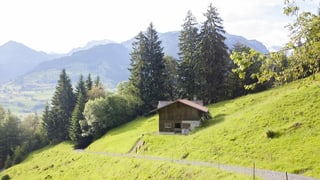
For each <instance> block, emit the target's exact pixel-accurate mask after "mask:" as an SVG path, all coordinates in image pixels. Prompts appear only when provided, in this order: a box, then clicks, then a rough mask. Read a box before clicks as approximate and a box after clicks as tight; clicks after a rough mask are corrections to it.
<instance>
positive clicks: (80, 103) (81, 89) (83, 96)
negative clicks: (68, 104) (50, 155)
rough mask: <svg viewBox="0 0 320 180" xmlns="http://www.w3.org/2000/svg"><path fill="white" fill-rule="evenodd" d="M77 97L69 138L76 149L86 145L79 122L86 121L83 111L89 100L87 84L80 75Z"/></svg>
mask: <svg viewBox="0 0 320 180" xmlns="http://www.w3.org/2000/svg"><path fill="white" fill-rule="evenodd" d="M76 96H77V102H76V105H75V108H74V110H73V112H72V117H71V125H70V130H69V136H70V139H71V141H73V142H74V143H75V147H82V146H84V144H85V142H84V140H85V139H84V137H82V135H81V134H82V131H81V127H80V123H79V122H80V121H81V120H84V116H83V110H84V107H85V104H86V102H87V99H88V98H87V89H86V87H85V83H84V82H83V77H82V75H80V79H79V82H78V85H77V87H76Z"/></svg>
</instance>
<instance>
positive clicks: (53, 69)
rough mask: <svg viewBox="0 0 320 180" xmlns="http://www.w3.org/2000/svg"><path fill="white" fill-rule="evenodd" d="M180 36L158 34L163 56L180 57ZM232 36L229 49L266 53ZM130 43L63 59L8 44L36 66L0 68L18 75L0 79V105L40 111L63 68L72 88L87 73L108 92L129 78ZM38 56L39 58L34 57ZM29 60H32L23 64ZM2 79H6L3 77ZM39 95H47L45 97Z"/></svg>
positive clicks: (97, 44) (99, 45)
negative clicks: (30, 56)
mask: <svg viewBox="0 0 320 180" xmlns="http://www.w3.org/2000/svg"><path fill="white" fill-rule="evenodd" d="M179 35H180V32H178V31H172V32H167V33H159V39H160V41H162V46H163V48H164V49H163V51H164V53H165V54H167V55H171V56H173V57H174V58H176V59H178V58H179V56H178V51H179V48H178V43H179ZM235 37H237V39H235V40H232V38H234V36H233V35H228V38H229V40H228V39H227V40H226V44H227V46H228V47H229V48H232V46H233V45H234V43H236V42H240V43H243V44H245V45H247V46H249V47H251V48H255V46H257V47H256V50H258V51H259V50H260V51H262V52H264V51H267V48H266V47H265V46H264V45H263V44H262V43H259V42H258V41H255V40H247V39H245V38H243V37H241V36H235ZM230 38H231V40H230ZM133 41H134V38H132V39H130V40H127V41H124V42H122V43H114V42H112V41H110V40H107V41H104V40H103V41H94V42H92V43H88V44H87V46H85V47H80V48H77V49H76V50H75V49H74V51H70V53H68V54H66V55H63V56H62V55H48V54H46V53H44V52H38V51H34V50H32V49H31V48H28V47H26V46H24V45H23V44H16V43H15V42H9V43H8V44H9V45H10V46H13V47H15V45H16V46H18V47H20V46H21V47H24V48H23V49H27V50H28V51H27V52H29V51H30V52H32V53H33V54H35V56H34V57H36V58H35V60H36V61H35V60H34V62H35V63H32V64H31V65H32V66H30V67H28V64H27V65H25V64H24V63H21V62H19V59H18V60H16V61H15V63H14V64H15V65H16V64H23V66H19V68H24V67H28V68H25V69H24V70H20V69H19V68H14V66H13V65H14V64H12V66H7V67H5V66H0V69H1V67H2V68H3V69H5V70H10V71H12V72H17V73H16V74H15V76H12V77H11V78H10V79H7V80H6V81H5V80H3V81H2V85H1V81H0V104H2V105H4V106H5V107H8V108H10V109H12V110H16V111H23V112H35V111H41V110H42V109H43V106H44V105H45V103H46V102H48V101H49V99H50V97H51V96H52V92H53V90H54V88H55V86H56V83H57V80H58V78H59V74H60V72H61V70H62V69H66V71H67V74H68V75H69V77H70V79H71V81H72V83H73V84H74V85H75V83H76V82H78V78H79V76H80V74H82V75H83V76H84V77H85V78H86V76H87V75H88V74H89V73H90V74H91V76H92V78H95V77H96V76H99V77H100V79H101V81H102V83H103V84H105V88H107V89H109V90H110V89H115V88H116V86H117V84H118V83H119V82H121V81H126V80H128V78H129V75H130V73H129V70H128V69H129V67H130V51H131V49H132V42H133ZM90 46H92V47H90ZM1 47H3V46H0V52H1ZM87 48H89V49H87ZM12 49H13V50H12V51H11V52H14V53H13V55H16V54H18V55H19V56H18V57H20V61H22V60H21V58H22V57H21V56H27V55H28V53H24V51H22V52H20V53H19V52H16V51H14V50H15V48H12ZM16 49H18V48H16ZM2 51H3V48H2ZM71 52H72V53H71ZM32 53H31V54H32ZM29 54H30V53H29ZM38 56H40V57H42V58H37V57H38ZM0 57H1V53H0ZM27 57H28V56H27ZM44 57H45V58H44ZM23 60H24V59H23ZM29 61H31V60H28V61H26V62H29ZM0 72H6V71H0ZM2 77H8V76H5V75H3V76H2ZM10 80H11V81H10ZM4 82H7V83H4ZM41 94H46V96H44V95H41ZM10 97H11V98H10Z"/></svg>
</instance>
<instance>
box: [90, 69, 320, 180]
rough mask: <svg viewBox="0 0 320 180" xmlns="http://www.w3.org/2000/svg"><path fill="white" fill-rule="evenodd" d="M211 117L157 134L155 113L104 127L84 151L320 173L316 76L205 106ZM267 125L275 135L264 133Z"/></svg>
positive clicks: (318, 79) (319, 101)
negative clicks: (188, 129)
mask: <svg viewBox="0 0 320 180" xmlns="http://www.w3.org/2000/svg"><path fill="white" fill-rule="evenodd" d="M209 109H210V113H211V115H212V119H211V120H209V121H208V122H207V123H206V124H205V127H203V128H200V129H198V130H197V131H196V132H194V133H193V134H190V135H188V136H185V135H159V134H158V132H157V128H158V126H157V120H158V118H157V116H153V117H150V118H145V119H143V118H140V119H138V120H136V121H133V122H131V123H128V124H126V125H124V126H122V127H120V128H117V129H114V130H112V131H110V132H109V133H107V134H106V135H105V136H104V137H103V138H101V139H100V140H98V141H96V142H94V143H93V144H92V145H90V146H89V147H88V148H87V150H88V151H99V152H100V151H107V152H118V153H125V152H128V151H129V150H130V148H131V147H132V145H133V144H134V143H135V142H136V141H137V139H138V138H139V137H141V134H144V136H143V140H144V141H145V142H146V145H145V146H144V147H143V148H141V149H140V151H139V152H138V153H139V154H143V155H152V156H162V157H169V158H178V159H179V158H186V159H190V160H201V161H208V162H220V163H225V164H235V165H243V166H248V167H250V166H252V163H253V162H255V164H256V166H257V167H258V168H261V169H271V170H277V171H288V172H290V173H297V174H302V175H306V176H312V177H318V178H319V177H320V166H319V164H320V153H319V151H320V113H319V112H320V76H319V75H318V76H317V77H316V79H315V80H312V79H304V80H300V81H296V82H294V83H291V84H289V85H286V86H283V87H280V88H275V89H272V90H269V91H266V92H262V93H258V94H253V95H247V96H244V97H241V98H237V99H235V100H230V101H225V102H221V103H218V104H214V105H210V106H209ZM267 131H270V132H273V133H274V135H275V137H273V138H268V137H267V135H266V133H267Z"/></svg>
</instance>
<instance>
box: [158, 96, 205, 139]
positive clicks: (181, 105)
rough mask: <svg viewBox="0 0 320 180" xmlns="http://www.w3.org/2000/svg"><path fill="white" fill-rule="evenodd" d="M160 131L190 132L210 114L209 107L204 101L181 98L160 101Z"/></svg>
mask: <svg viewBox="0 0 320 180" xmlns="http://www.w3.org/2000/svg"><path fill="white" fill-rule="evenodd" d="M157 111H158V112H159V132H160V133H182V134H188V133H189V132H190V131H192V130H193V129H194V128H196V127H199V126H200V125H201V122H202V121H203V120H204V117H205V116H206V114H208V112H209V111H208V108H206V107H204V106H203V104H202V101H189V100H186V99H179V100H176V101H159V104H158V109H157Z"/></svg>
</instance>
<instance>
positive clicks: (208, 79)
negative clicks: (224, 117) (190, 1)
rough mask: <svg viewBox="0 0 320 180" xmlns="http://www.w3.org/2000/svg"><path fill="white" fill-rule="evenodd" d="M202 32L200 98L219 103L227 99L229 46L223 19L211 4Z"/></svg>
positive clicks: (198, 65) (199, 74)
mask: <svg viewBox="0 0 320 180" xmlns="http://www.w3.org/2000/svg"><path fill="white" fill-rule="evenodd" d="M204 16H205V17H206V20H205V22H204V23H203V25H202V27H201V31H200V42H199V48H198V53H199V54H198V56H199V60H198V61H197V64H196V66H197V69H196V70H197V82H198V83H199V91H198V92H197V94H198V97H200V98H201V99H203V100H204V102H205V103H212V102H217V101H219V100H221V99H224V98H225V87H226V86H225V82H226V76H227V72H228V66H229V64H230V63H229V60H228V59H229V58H228V51H227V46H226V45H225V44H224V40H225V37H224V36H223V34H224V33H225V31H224V29H223V26H222V19H221V18H220V17H219V14H218V12H217V8H215V7H213V6H212V4H210V6H209V8H208V10H207V12H206V13H205V14H204Z"/></svg>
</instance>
